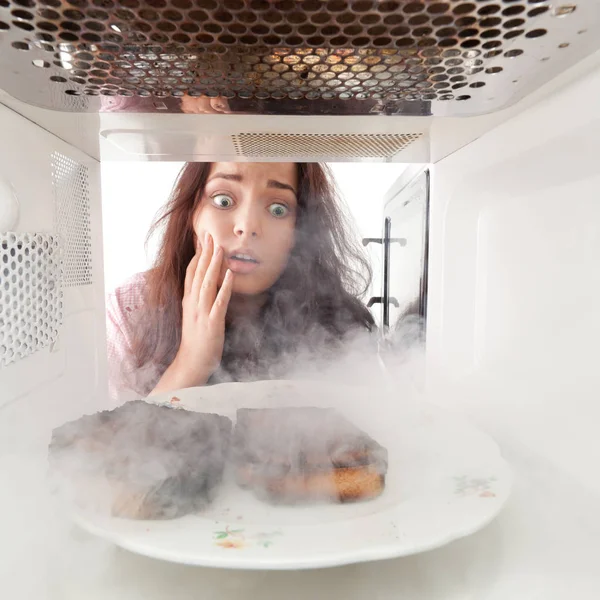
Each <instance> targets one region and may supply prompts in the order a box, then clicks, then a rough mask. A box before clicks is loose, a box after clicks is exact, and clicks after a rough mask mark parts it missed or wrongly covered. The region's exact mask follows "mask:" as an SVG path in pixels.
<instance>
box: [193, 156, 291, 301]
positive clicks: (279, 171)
mask: <svg viewBox="0 0 600 600" xmlns="http://www.w3.org/2000/svg"><path fill="white" fill-rule="evenodd" d="M297 192H298V176H297V167H296V165H295V163H233V162H232V163H213V164H212V166H211V169H210V172H209V175H208V180H207V183H206V187H205V189H204V194H203V196H202V199H201V201H200V204H199V206H198V208H197V209H196V212H195V213H194V232H195V234H196V237H197V239H198V240H199V241H200V243H202V240H203V239H204V234H205V233H206V232H208V233H210V234H211V235H212V237H213V239H214V243H215V246H217V245H218V246H221V247H222V248H223V250H224V257H225V258H224V261H223V263H224V264H223V268H222V271H221V281H222V280H223V277H224V276H225V273H226V271H227V269H231V271H233V273H234V275H235V276H234V284H233V291H234V293H237V294H245V295H257V294H261V293H262V292H265V291H266V290H268V289H269V288H270V287H271V286H272V285H273V284H274V283H275V282H276V281H277V279H278V278H279V276H280V275H281V274H282V273H283V271H284V269H285V267H286V265H287V261H288V258H289V256H290V252H291V251H292V248H293V246H294V237H295V236H294V232H295V226H296V213H297V208H298V202H297Z"/></svg>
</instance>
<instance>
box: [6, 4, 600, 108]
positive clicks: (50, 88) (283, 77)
mask: <svg viewBox="0 0 600 600" xmlns="http://www.w3.org/2000/svg"><path fill="white" fill-rule="evenodd" d="M599 13H600V3H599V2H598V1H596V0H585V2H580V3H579V5H578V4H576V3H568V2H550V1H548V0H472V1H462V0H458V1H457V0H454V1H412V0H404V1H401V0H397V1H391V0H384V1H377V0H301V1H298V2H293V1H291V0H222V1H220V2H219V1H217V0H118V1H117V0H0V87H2V88H3V89H5V90H6V91H7V92H8V93H10V94H12V95H13V96H16V97H17V98H19V99H21V100H24V101H26V102H28V103H31V104H34V105H38V106H43V107H48V108H54V109H58V110H64V111H123V112H127V111H132V112H133V111H144V112H154V111H168V112H191V113H206V112H208V113H211V112H217V113H219V112H242V113H272V114H311V115H318V114H401V115H431V114H433V115H448V114H452V115H469V114H480V113H484V112H489V111H492V110H497V109H499V108H502V107H504V106H507V105H508V104H510V103H512V102H514V101H515V100H516V99H518V98H519V97H521V96H522V95H523V94H525V93H527V91H530V88H531V85H532V82H535V84H536V85H539V84H541V83H543V82H544V81H545V80H547V79H548V78H550V77H551V76H553V75H554V74H556V73H557V72H559V71H561V70H563V69H564V68H566V67H568V66H569V65H570V64H572V63H573V62H575V61H576V60H578V59H579V58H581V56H582V55H585V54H586V53H589V52H591V51H592V50H594V49H596V48H597V47H600V29H599V28H598V19H599Z"/></svg>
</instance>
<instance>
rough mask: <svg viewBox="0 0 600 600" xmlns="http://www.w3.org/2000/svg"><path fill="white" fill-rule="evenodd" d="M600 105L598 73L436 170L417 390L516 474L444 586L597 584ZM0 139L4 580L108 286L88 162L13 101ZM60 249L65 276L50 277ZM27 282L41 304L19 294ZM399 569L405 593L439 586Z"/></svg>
mask: <svg viewBox="0 0 600 600" xmlns="http://www.w3.org/2000/svg"><path fill="white" fill-rule="evenodd" d="M599 97H600V70H599V69H598V68H595V69H592V70H590V71H589V72H587V73H584V74H582V75H581V77H579V78H578V79H576V80H575V81H574V82H572V83H571V84H570V85H568V86H566V87H564V88H562V89H559V90H556V91H555V92H554V93H552V94H550V95H548V96H546V97H544V98H543V99H541V100H540V101H538V102H537V103H535V104H533V105H531V106H529V107H528V108H527V109H525V110H523V111H521V112H517V113H516V114H515V115H514V116H512V117H511V118H509V119H507V120H505V121H504V122H502V123H501V124H499V125H498V126H496V127H495V128H493V129H491V130H490V131H488V132H487V133H485V134H484V135H482V136H481V137H479V138H478V139H475V140H474V141H472V142H471V143H469V144H467V145H466V146H464V147H462V148H460V149H458V150H457V151H455V152H454V153H452V154H450V155H449V156H447V157H445V158H444V159H443V160H440V161H438V162H435V164H432V165H430V178H431V179H430V185H431V198H430V223H429V228H430V229H429V260H428V306H427V315H428V319H427V344H426V353H427V389H426V395H427V396H428V398H429V399H430V400H431V401H433V402H435V403H437V404H441V405H444V406H448V407H450V408H452V409H454V410H459V411H462V412H465V413H466V414H468V415H469V416H470V417H471V418H472V419H474V420H475V421H477V422H478V423H479V424H480V425H481V426H483V427H484V428H485V429H487V430H488V431H490V432H491V433H493V434H494V435H495V436H496V439H497V440H498V441H499V443H500V444H501V445H502V447H503V451H504V452H505V453H506V455H507V458H508V460H509V461H511V463H512V465H513V468H514V469H515V473H516V484H515V490H514V493H513V498H512V499H511V502H510V506H509V507H508V508H507V510H506V511H505V513H504V514H503V515H502V516H501V517H500V518H499V520H498V525H497V527H496V529H495V530H494V531H495V536H496V537H495V539H496V542H497V543H498V545H499V547H498V548H496V549H495V550H494V551H493V552H492V550H491V549H490V552H492V554H494V553H495V554H494V556H493V557H492V558H493V562H492V563H487V562H486V553H485V552H483V553H481V552H478V551H477V549H476V548H471V550H472V554H471V555H469V554H468V551H469V548H470V547H469V546H466V548H467V554H466V555H465V556H464V560H462V559H457V561H456V562H455V564H454V565H453V570H455V572H456V576H455V578H454V579H451V580H452V581H454V582H455V584H456V585H457V586H460V590H461V591H463V592H465V593H467V592H469V593H475V592H476V594H475V596H473V597H478V598H507V597H513V598H523V597H525V595H524V594H525V592H526V591H536V592H539V593H540V594H543V597H544V598H566V597H571V596H573V595H575V594H576V593H578V592H580V595H579V597H583V598H592V597H598V594H600V583H599V582H598V580H597V577H596V578H595V579H594V577H593V576H592V575H593V572H592V570H593V562H590V561H591V560H592V557H593V555H594V552H595V555H596V556H597V552H598V547H599V543H598V542H599V534H600V532H599V531H598V528H599V522H598V517H597V506H598V499H599V497H600V483H599V481H598V478H597V477H595V476H594V473H595V472H596V470H597V464H598V459H599V458H600V444H598V441H597V424H598V422H599V419H600V407H599V404H598V401H597V395H598V394H597V390H598V383H599V382H598V374H597V359H598V351H599V349H598V340H599V339H600V308H599V306H600V297H599V296H600V271H599V270H598V257H599V256H600V203H599V202H598V198H597V196H598V189H599V188H600V168H599V166H598V165H599V162H598V157H599V156H600V118H599V112H598V98H599ZM0 131H1V132H2V135H1V136H0V172H1V174H2V177H3V179H4V180H5V181H9V182H10V184H11V185H12V186H13V188H14V191H15V193H16V195H17V196H18V199H19V203H20V209H19V218H18V222H17V223H16V225H15V227H14V228H13V231H11V232H0V236H1V237H2V244H3V246H2V248H3V256H8V259H7V261H5V264H3V265H2V269H3V270H2V272H1V275H2V277H1V282H2V286H3V290H2V304H1V305H0V306H1V310H2V312H1V313H0V319H1V327H0V331H1V333H2V336H3V341H1V342H0V344H2V345H4V348H7V347H8V344H9V343H11V344H13V347H14V336H17V335H23V336H24V337H23V339H22V340H20V342H21V345H20V346H19V351H20V352H21V353H22V354H23V357H22V358H19V359H18V360H14V361H13V360H11V361H10V362H8V361H7V364H5V365H3V366H2V368H1V369H0V390H1V397H0V404H1V405H2V407H1V409H0V449H1V450H0V464H1V465H2V468H1V469H0V473H1V474H2V478H3V481H2V484H1V487H2V489H3V490H6V491H8V493H7V494H6V493H4V492H3V494H2V497H1V498H0V512H1V514H2V515H4V516H3V517H2V523H3V525H2V529H3V533H2V538H3V540H2V541H1V542H0V556H2V557H3V563H4V564H3V565H2V569H3V576H2V581H3V582H5V583H3V584H2V585H3V586H4V585H5V584H6V582H9V583H8V585H9V587H8V589H9V590H10V589H11V587H10V585H11V583H10V582H14V581H15V577H16V574H18V573H21V574H22V573H23V565H24V564H31V562H32V561H34V562H35V561H41V563H43V564H45V560H46V559H45V558H44V557H45V554H43V552H46V551H47V548H43V549H42V548H38V544H37V542H38V541H39V536H40V531H42V532H43V535H47V534H48V531H46V530H45V529H44V528H43V524H42V515H44V514H45V513H44V507H43V502H42V500H43V498H44V492H43V490H42V487H41V484H38V483H36V481H37V479H38V476H39V475H40V474H41V473H42V471H43V456H44V455H45V450H46V445H47V442H48V439H49V437H48V436H49V432H50V430H51V429H52V428H53V427H55V426H57V425H59V424H61V423H63V422H64V421H66V420H68V419H71V418H76V417H77V416H79V415H80V414H82V413H84V412H91V411H93V410H97V409H98V408H99V407H102V406H103V405H104V403H105V399H106V394H107V387H106V353H105V332H104V291H105V290H104V285H103V265H102V253H103V248H102V199H101V190H100V183H99V182H100V177H99V171H100V163H99V162H98V161H97V160H95V159H92V158H90V156H89V155H87V154H85V153H83V152H82V151H80V150H79V149H78V148H76V147H74V146H72V145H69V144H67V143H65V142H64V141H62V140H61V139H59V138H58V137H56V136H54V135H53V134H51V133H49V132H48V131H46V130H44V129H43V128H41V127H40V126H38V125H37V124H36V123H35V122H32V120H30V119H26V118H24V117H22V116H20V115H19V114H17V113H16V112H14V111H13V110H11V109H9V108H7V107H5V106H0ZM53 248H54V249H55V251H56V252H58V251H59V250H58V249H59V248H62V252H63V254H62V257H61V259H62V260H63V264H64V275H63V278H62V281H58V280H56V279H54V280H53V279H52V277H51V276H50V274H51V273H56V271H55V269H56V260H57V259H56V258H53V257H52V256H50V255H49V254H48V249H53ZM12 250H14V252H11V251H12ZM26 251H27V252H26ZM19 257H21V258H19ZM13 259H14V260H13ZM13 262H14V265H13ZM25 264H31V265H32V266H31V270H30V271H28V270H27V268H25V266H24V265H25ZM7 270H8V272H7ZM28 274H29V275H30V278H31V279H32V280H29V279H28V278H27V277H26V276H27V275H28ZM52 281H54V283H51V282H52ZM33 285H36V286H39V287H38V290H39V292H40V294H41V295H42V296H43V301H42V303H41V305H40V304H39V303H34V304H33V305H32V304H28V303H27V299H28V297H29V296H28V294H29V295H30V292H29V291H27V290H28V289H29V288H30V287H32V286H33ZM46 301H47V302H48V305H46V304H45V302H46ZM9 311H10V312H9ZM11 315H12V316H11ZM23 315H26V316H27V317H26V318H29V319H31V327H30V326H29V325H28V324H27V323H23ZM35 321H37V328H35V330H34V329H33V326H34V325H35ZM23 331H24V333H23ZM46 336H47V337H46ZM3 352H5V349H3ZM4 356H5V358H7V357H6V354H5V355H4ZM17 484H18V485H19V486H21V487H17ZM17 489H18V491H14V490H17ZM32 514H38V515H40V516H39V517H38V520H36V519H34V521H35V523H36V525H40V526H41V527H42V528H41V530H40V529H39V528H38V529H36V528H32V527H31V523H30V521H28V520H30V519H31V515H32ZM6 515H10V519H7V518H5V517H6ZM38 521H39V522H38ZM14 539H19V543H18V544H16V545H15V544H14V543H12V542H11V547H10V548H9V547H8V545H7V544H8V540H14ZM49 545H50V547H51V543H49ZM441 556H446V557H447V556H448V555H443V554H442V555H441ZM419 561H420V562H419V563H418V565H420V568H421V573H430V574H431V575H432V576H434V577H435V574H436V573H438V574H439V573H443V574H444V576H445V577H450V575H449V569H448V567H447V566H442V564H446V563H442V562H441V559H440V555H439V554H433V555H432V556H425V557H423V558H421V559H419ZM41 563H40V564H41ZM412 564H413V566H414V563H412ZM448 564H449V563H448ZM491 565H493V566H491ZM156 568H157V569H158V568H159V567H156ZM373 568H374V567H373ZM382 568H384V567H382ZM0 572H2V571H0ZM399 572H400V573H403V574H404V577H403V578H402V579H401V580H400V579H399V580H398V582H397V586H398V592H399V593H400V592H402V591H405V592H411V593H412V595H411V597H413V598H419V597H423V598H425V597H427V598H434V597H435V598H438V597H439V598H446V597H448V596H446V595H444V590H442V589H436V587H435V585H434V584H433V583H431V581H428V578H427V577H418V576H415V575H414V573H409V572H403V571H402V568H401V567H400V571H399ZM27 585H30V586H34V585H35V584H34V583H33V582H30V583H28V584H27ZM39 585H42V584H39ZM586 586H587V587H586ZM446 590H447V588H446ZM592 591H595V594H592ZM23 597H24V596H23ZM28 597H33V596H28ZM457 597H458V596H457Z"/></svg>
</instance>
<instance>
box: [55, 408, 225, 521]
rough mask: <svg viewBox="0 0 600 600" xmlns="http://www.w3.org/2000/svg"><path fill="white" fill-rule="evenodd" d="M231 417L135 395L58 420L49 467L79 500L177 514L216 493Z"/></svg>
mask: <svg viewBox="0 0 600 600" xmlns="http://www.w3.org/2000/svg"><path fill="white" fill-rule="evenodd" d="M231 430H232V423H231V421H230V420H229V419H228V418H227V417H223V416H220V415H214V414H203V413H196V412H192V411H187V410H184V409H181V408H171V407H168V406H159V405H155V404H150V403H148V402H145V401H141V400H136V401H132V402H127V403H126V404H124V405H122V406H120V407H119V408H116V409H114V410H107V411H102V412H99V413H96V414H93V415H87V416H83V417H81V418H79V419H77V420H75V421H72V422H69V423H66V424H64V425H62V426H60V427H58V428H56V429H55V430H54V431H53V433H52V439H51V442H50V446H49V462H50V467H51V474H52V475H53V476H54V479H55V482H57V484H58V485H59V486H62V491H65V490H67V491H68V493H69V495H70V496H71V499H72V500H74V501H75V502H76V503H77V504H79V505H80V506H83V507H85V508H93V509H96V510H102V511H106V512H107V513H108V514H110V515H112V516H117V517H125V518H130V519H171V518H176V517H180V516H183V515H185V514H187V513H191V512H196V511H198V510H201V509H202V508H203V507H204V506H206V505H207V504H208V503H209V502H210V501H211V500H212V499H213V497H214V495H215V491H216V490H217V488H218V486H219V484H220V483H221V480H222V476H223V470H224V467H225V462H226V460H227V455H228V451H229V443H230V438H231Z"/></svg>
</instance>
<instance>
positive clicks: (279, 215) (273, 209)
mask: <svg viewBox="0 0 600 600" xmlns="http://www.w3.org/2000/svg"><path fill="white" fill-rule="evenodd" d="M269 212H270V213H271V214H272V215H273V216H274V217H275V218H276V219H283V217H285V216H287V214H288V213H289V212H290V209H289V208H288V207H287V206H286V205H285V204H279V203H278V202H274V203H273V204H271V205H270V206H269Z"/></svg>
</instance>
